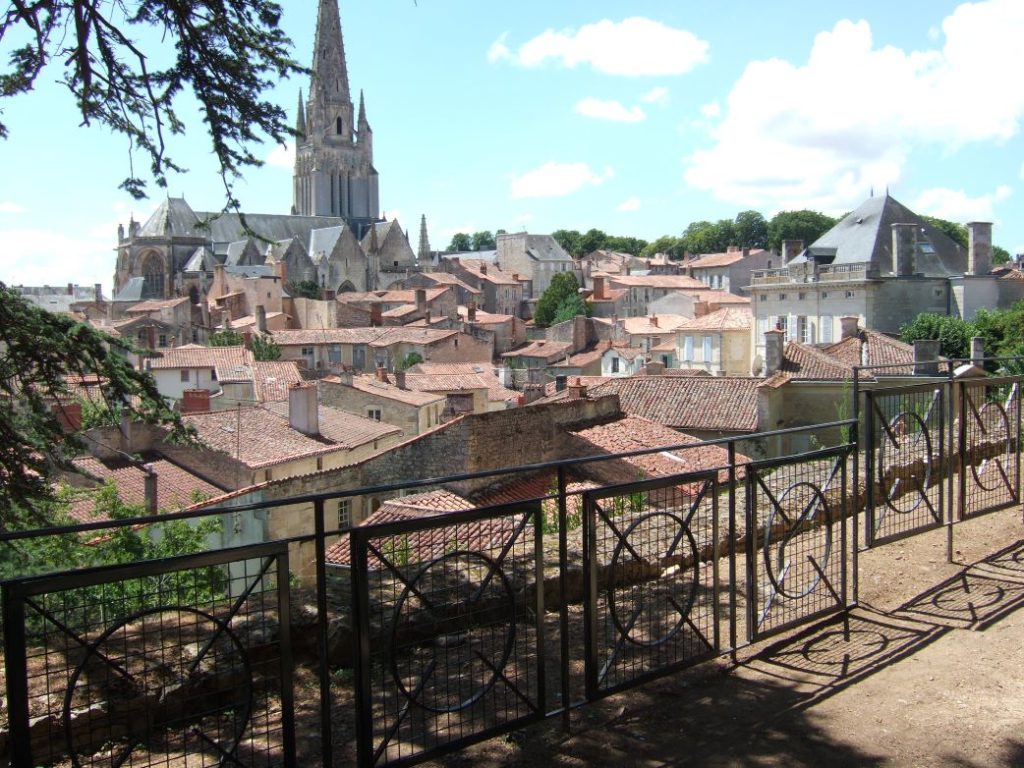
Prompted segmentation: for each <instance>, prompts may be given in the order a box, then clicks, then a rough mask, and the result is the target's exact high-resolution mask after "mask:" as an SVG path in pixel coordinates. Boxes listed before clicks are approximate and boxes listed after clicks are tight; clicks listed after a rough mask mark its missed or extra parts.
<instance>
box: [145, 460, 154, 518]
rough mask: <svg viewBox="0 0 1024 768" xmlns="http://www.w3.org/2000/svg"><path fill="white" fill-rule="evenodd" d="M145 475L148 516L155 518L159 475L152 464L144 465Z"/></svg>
mask: <svg viewBox="0 0 1024 768" xmlns="http://www.w3.org/2000/svg"><path fill="white" fill-rule="evenodd" d="M142 472H143V474H144V480H143V485H144V487H145V495H146V514H147V515H150V516H154V515H156V513H157V475H156V471H155V470H154V469H153V465H152V464H143V465H142Z"/></svg>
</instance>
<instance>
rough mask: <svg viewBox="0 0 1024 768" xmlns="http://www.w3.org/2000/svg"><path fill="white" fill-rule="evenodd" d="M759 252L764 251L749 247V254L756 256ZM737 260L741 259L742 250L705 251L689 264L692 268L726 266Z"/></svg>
mask: <svg viewBox="0 0 1024 768" xmlns="http://www.w3.org/2000/svg"><path fill="white" fill-rule="evenodd" d="M759 253H764V249H763V248H751V249H750V254H749V255H750V256H756V255H757V254H759ZM737 261H743V251H741V250H740V251H729V252H727V253H706V254H704V255H703V256H701V257H700V258H699V259H697V260H696V261H691V262H690V266H691V267H692V268H693V269H698V268H701V267H728V266H729V265H730V264H735V263H736V262H737Z"/></svg>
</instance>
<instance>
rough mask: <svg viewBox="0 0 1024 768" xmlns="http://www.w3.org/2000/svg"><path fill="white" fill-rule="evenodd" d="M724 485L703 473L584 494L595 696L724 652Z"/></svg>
mask: <svg viewBox="0 0 1024 768" xmlns="http://www.w3.org/2000/svg"><path fill="white" fill-rule="evenodd" d="M718 490H719V485H718V476H717V473H715V472H702V473H694V474H688V475H681V476H678V477H674V478H666V479H660V480H657V481H647V482H641V483H633V484H630V485H620V486H613V487H608V488H601V489H599V490H594V491H588V492H586V493H585V494H584V496H583V504H584V515H585V517H584V521H585V522H584V541H585V550H584V552H585V554H584V561H583V579H584V584H585V587H586V593H585V600H584V614H585V644H586V649H587V653H586V690H587V698H588V699H596V698H598V697H600V696H603V695H606V694H608V693H610V692H612V691H615V690H619V689H621V688H625V687H629V686H632V685H635V684H636V683H638V682H640V681H642V680H645V679H649V678H652V677H655V676H658V675H661V674H664V673H666V672H670V671H672V670H675V669H679V668H680V667H683V666H686V665H689V664H694V663H697V662H699V661H702V660H704V659H706V658H708V657H709V656H713V655H715V654H717V653H718V652H719V651H720V642H719V628H718V615H719V607H720V606H719V573H718V566H719V558H718V557H717V553H716V549H715V543H716V542H717V541H718ZM705 561H708V562H707V567H704V564H705Z"/></svg>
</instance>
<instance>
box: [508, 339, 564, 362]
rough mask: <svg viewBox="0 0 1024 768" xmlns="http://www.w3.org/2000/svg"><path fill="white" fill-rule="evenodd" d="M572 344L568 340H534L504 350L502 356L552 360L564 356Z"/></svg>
mask: <svg viewBox="0 0 1024 768" xmlns="http://www.w3.org/2000/svg"><path fill="white" fill-rule="evenodd" d="M570 349H572V344H571V343H570V342H568V341H535V342H533V343H531V344H527V345H526V346H524V347H520V348H519V349H514V350H512V351H511V352H505V353H504V354H502V357H538V358H540V359H542V360H545V361H548V362H552V361H554V360H561V359H562V358H563V357H565V356H566V355H567V354H568V353H569V350H570Z"/></svg>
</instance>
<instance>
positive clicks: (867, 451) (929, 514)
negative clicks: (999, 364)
mask: <svg viewBox="0 0 1024 768" xmlns="http://www.w3.org/2000/svg"><path fill="white" fill-rule="evenodd" d="M947 393H948V385H947V384H946V383H940V384H933V385H924V386H910V387H889V388H886V389H879V390H867V391H866V392H865V393H864V400H865V410H866V419H865V435H864V445H863V452H864V457H865V478H864V481H865V493H866V499H865V501H866V508H867V515H866V516H865V521H866V529H865V543H866V545H867V546H868V547H871V546H876V545H878V544H881V543H884V542H887V541H893V540H895V539H898V538H902V537H904V536H909V535H912V534H915V533H920V532H922V531H926V530H930V529H932V528H937V527H939V526H941V525H942V524H943V522H944V520H945V508H946V507H945V503H946V501H945V500H946V490H947V482H946V480H947V464H946V460H945V453H946V444H947V432H946V428H947V419H946V414H947V411H948V400H947Z"/></svg>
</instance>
